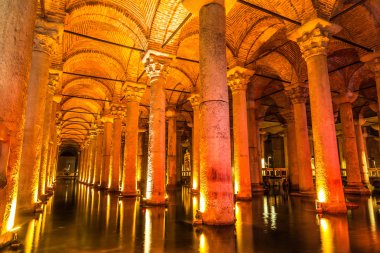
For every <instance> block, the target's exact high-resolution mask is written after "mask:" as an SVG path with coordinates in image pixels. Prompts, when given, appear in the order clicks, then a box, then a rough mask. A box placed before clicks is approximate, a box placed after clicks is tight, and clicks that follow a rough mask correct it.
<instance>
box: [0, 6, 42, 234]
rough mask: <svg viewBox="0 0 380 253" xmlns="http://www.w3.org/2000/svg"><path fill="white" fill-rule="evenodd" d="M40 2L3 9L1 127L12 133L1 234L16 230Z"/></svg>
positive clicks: (0, 192)
mask: <svg viewBox="0 0 380 253" xmlns="http://www.w3.org/2000/svg"><path fill="white" fill-rule="evenodd" d="M36 6H37V1H27V2H25V1H23V0H3V1H1V8H0V14H1V15H0V17H1V18H0V25H1V27H2V30H1V32H0V45H1V49H2V50H1V54H0V64H1V67H0V76H1V80H0V94H2V95H3V96H2V98H1V100H0V115H1V116H0V121H1V122H0V123H1V124H2V128H1V130H2V131H3V130H4V131H5V130H6V131H7V132H8V130H9V131H10V136H9V141H7V143H9V148H10V152H9V157H8V156H5V155H6V154H8V152H4V153H2V154H1V155H0V157H1V159H3V158H4V159H5V158H7V170H6V173H5V178H6V180H5V182H3V184H2V185H1V186H0V224H2V225H0V234H3V233H5V232H7V231H9V230H10V229H12V228H13V225H14V217H15V213H16V206H17V205H16V204H17V193H18V186H19V183H18V179H19V168H20V162H21V152H22V144H23V136H24V122H25V104H26V94H27V90H28V81H29V70H30V65H31V60H32V44H33V28H34V25H35V18H36Z"/></svg>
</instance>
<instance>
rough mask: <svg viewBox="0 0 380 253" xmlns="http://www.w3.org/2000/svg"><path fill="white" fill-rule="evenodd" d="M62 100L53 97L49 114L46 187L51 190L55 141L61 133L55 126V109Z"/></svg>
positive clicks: (58, 96)
mask: <svg viewBox="0 0 380 253" xmlns="http://www.w3.org/2000/svg"><path fill="white" fill-rule="evenodd" d="M61 100H62V96H60V95H54V97H53V109H52V110H53V111H52V113H51V122H52V123H51V126H50V133H51V138H50V140H51V143H52V149H51V151H50V152H51V153H50V155H49V161H48V185H47V187H49V189H50V188H52V187H53V184H54V179H55V178H54V173H55V166H56V164H57V159H56V158H57V152H58V145H57V140H58V135H60V133H61V129H62V127H61V125H60V124H58V125H57V124H55V123H56V122H57V115H56V113H57V107H58V105H59V103H60V102H61Z"/></svg>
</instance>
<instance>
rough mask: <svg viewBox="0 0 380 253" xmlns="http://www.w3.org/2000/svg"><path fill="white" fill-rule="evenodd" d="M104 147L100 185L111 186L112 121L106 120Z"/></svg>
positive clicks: (104, 187)
mask: <svg viewBox="0 0 380 253" xmlns="http://www.w3.org/2000/svg"><path fill="white" fill-rule="evenodd" d="M103 142H104V144H103V145H104V149H103V151H104V152H103V166H102V178H101V181H100V187H101V188H102V189H106V188H109V186H110V184H111V179H110V172H111V167H112V157H111V147H112V121H106V122H104V139H103Z"/></svg>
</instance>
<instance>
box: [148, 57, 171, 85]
mask: <svg viewBox="0 0 380 253" xmlns="http://www.w3.org/2000/svg"><path fill="white" fill-rule="evenodd" d="M173 58H174V57H173V56H172V55H170V54H166V53H161V52H158V51H154V50H148V51H147V52H146V54H145V56H144V57H143V59H142V62H143V64H144V67H145V71H146V74H147V75H148V77H149V78H150V79H151V81H153V80H154V79H156V78H158V77H160V76H165V75H166V74H167V67H168V65H169V63H170V61H171V60H172V59H173Z"/></svg>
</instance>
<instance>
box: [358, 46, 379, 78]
mask: <svg viewBox="0 0 380 253" xmlns="http://www.w3.org/2000/svg"><path fill="white" fill-rule="evenodd" d="M360 60H361V61H362V62H365V63H367V65H368V67H369V68H370V69H371V71H372V72H373V73H374V74H375V77H376V78H380V52H374V53H370V54H366V55H364V56H363V57H361V58H360Z"/></svg>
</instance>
